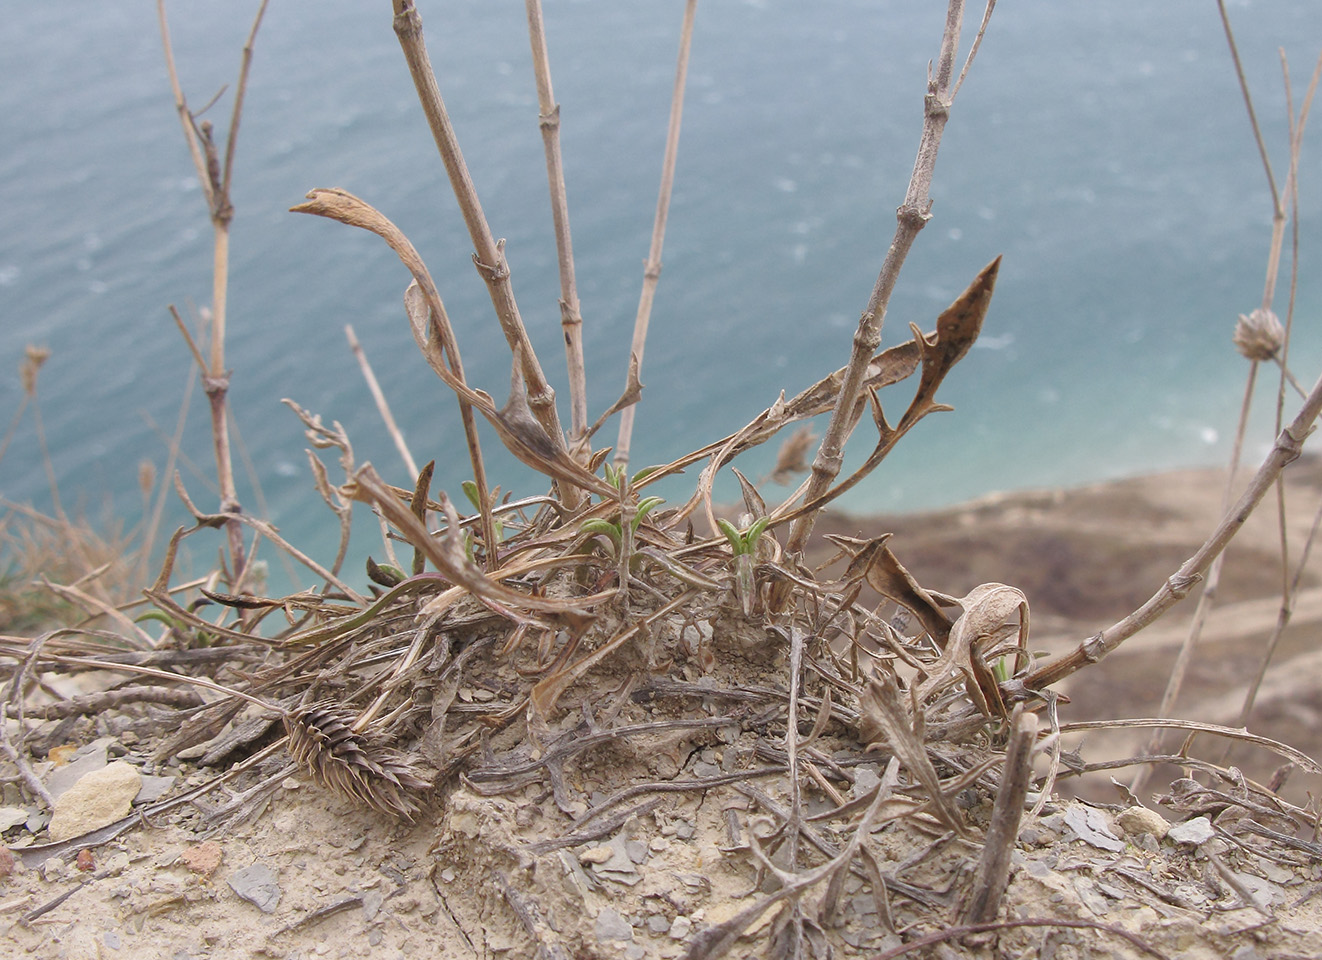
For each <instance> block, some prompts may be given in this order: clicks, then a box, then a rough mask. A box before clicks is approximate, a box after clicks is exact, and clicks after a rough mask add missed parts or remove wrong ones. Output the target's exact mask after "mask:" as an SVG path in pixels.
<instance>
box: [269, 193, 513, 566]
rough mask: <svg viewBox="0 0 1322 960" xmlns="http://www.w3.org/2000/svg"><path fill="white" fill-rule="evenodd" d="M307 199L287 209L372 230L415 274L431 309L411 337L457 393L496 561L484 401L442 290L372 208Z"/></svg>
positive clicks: (323, 196)
mask: <svg viewBox="0 0 1322 960" xmlns="http://www.w3.org/2000/svg"><path fill="white" fill-rule="evenodd" d="M308 197H309V200H310V202H308V203H300V204H298V205H297V206H295V207H291V208H290V209H291V210H292V211H294V212H296V213H311V214H315V215H317V216H322V217H329V218H331V219H333V220H338V221H339V222H340V223H343V224H346V225H347V226H351V227H359V228H361V229H363V230H368V231H370V232H372V233H375V234H376V235H377V236H378V237H380V238H381V239H382V240H384V241H385V242H386V245H387V246H389V247H390V249H391V250H393V251H395V255H396V256H397V257H399V259H400V262H401V263H403V264H404V266H405V268H406V269H407V270H408V271H409V273H410V274H411V275H412V276H413V281H414V283H416V284H417V285H418V289H419V290H421V291H422V294H423V297H424V298H425V299H426V302H427V307H428V309H429V310H430V311H431V315H430V319H431V323H430V330H429V331H428V335H429V340H425V341H424V340H423V339H422V338H421V337H420V336H419V332H418V331H417V330H414V336H415V339H417V341H418V347H419V349H421V350H422V351H423V355H424V356H426V358H427V361H428V364H429V365H430V366H431V368H432V370H433V371H434V372H435V373H436V374H437V375H438V376H439V377H440V378H441V379H442V380H444V381H445V383H446V385H447V386H449V387H450V388H451V389H452V390H454V391H455V392H456V393H457V394H458V395H459V419H460V421H461V422H462V423H463V425H464V439H465V440H466V442H467V444H468V459H469V462H470V464H471V465H472V467H473V481H474V483H476V484H477V488H478V490H479V491H480V492H481V494H482V498H481V499H482V504H481V513H482V536H483V539H484V540H485V541H486V543H487V544H488V546H489V549H488V551H487V553H488V557H489V559H490V560H491V562H493V563H494V562H495V556H496V547H495V545H496V543H497V540H496V534H495V523H494V522H493V521H492V518H491V508H490V506H489V504H488V501H487V491H488V487H487V471H486V465H485V461H484V460H483V459H482V445H481V443H480V441H479V440H478V435H477V418H476V417H475V416H474V415H473V404H474V403H479V404H481V403H482V399H481V398H480V397H478V396H477V395H476V393H475V392H474V391H473V390H471V389H470V388H469V387H468V384H467V382H466V381H465V379H464V362H463V359H462V358H461V357H460V356H459V343H458V341H456V340H455V338H454V331H453V329H452V328H451V326H450V319H449V315H448V314H447V313H446V312H445V304H444V302H442V300H441V294H440V291H439V290H437V289H436V283H435V281H433V280H432V278H431V273H430V272H429V271H428V270H427V265H426V264H425V263H423V262H422V257H420V256H419V255H418V251H417V250H416V249H415V248H414V246H413V244H412V243H410V242H409V238H408V237H406V236H404V234H403V233H402V232H401V231H400V229H399V228H398V227H396V226H395V225H394V224H393V223H391V222H390V220H389V219H387V218H386V217H385V216H383V215H382V214H381V213H380V212H379V211H378V210H376V209H375V208H374V207H372V206H371V205H369V204H367V203H364V202H363V201H362V200H359V199H358V198H357V197H355V196H353V195H352V194H349V193H345V192H343V191H338V190H313V191H311V192H309V193H308ZM432 341H435V346H437V347H439V348H440V349H439V350H438V351H436V353H437V354H442V353H443V354H444V355H443V356H440V355H436V356H433V355H432V354H431V353H429V351H428V349H427V348H428V347H429V346H431V345H432V343H431V342H432ZM486 401H487V405H488V406H492V404H491V403H490V398H489V397H487V398H486ZM417 476H418V475H417V473H414V474H413V477H414V479H416V478H417Z"/></svg>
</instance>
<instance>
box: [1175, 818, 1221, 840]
mask: <svg viewBox="0 0 1322 960" xmlns="http://www.w3.org/2000/svg"><path fill="white" fill-rule="evenodd" d="M1215 834H1216V831H1214V830H1213V829H1212V822H1211V821H1210V820H1208V819H1207V818H1206V817H1194V818H1193V819H1192V820H1186V821H1185V822H1184V823H1177V824H1175V826H1173V827H1171V828H1170V829H1169V830H1168V831H1166V836H1167V837H1168V838H1169V839H1171V840H1174V841H1175V842H1176V843H1188V844H1191V845H1193V846H1195V847H1196V846H1198V845H1199V844H1201V843H1206V842H1207V841H1208V840H1211V839H1212V837H1213V836H1215Z"/></svg>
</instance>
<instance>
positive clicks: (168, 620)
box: [133, 610, 182, 630]
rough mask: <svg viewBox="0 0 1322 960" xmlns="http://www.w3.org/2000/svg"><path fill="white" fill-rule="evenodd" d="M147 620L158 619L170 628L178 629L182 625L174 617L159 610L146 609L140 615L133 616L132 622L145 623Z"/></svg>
mask: <svg viewBox="0 0 1322 960" xmlns="http://www.w3.org/2000/svg"><path fill="white" fill-rule="evenodd" d="M148 620H159V621H160V622H161V623H163V624H165V625H166V626H167V627H169V628H170V629H171V630H178V629H180V628H181V626H182V625H181V624H180V623H179V621H178V620H176V619H175V618H174V617H171V616H169V615H168V614H166V613H163V612H161V611H160V610H148V611H147V612H146V613H144V614H142V616H139V617H134V618H133V622H134V623H146V622H147V621H148Z"/></svg>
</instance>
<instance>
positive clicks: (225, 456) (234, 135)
mask: <svg viewBox="0 0 1322 960" xmlns="http://www.w3.org/2000/svg"><path fill="white" fill-rule="evenodd" d="M266 2H267V0H262V2H261V5H260V6H259V7H258V9H257V15H256V16H255V17H254V18H253V23H252V28H251V29H250V30H249V31H248V39H247V40H246V41H245V43H244V45H243V59H242V61H241V65H240V67H239V82H238V86H237V88H236V90H235V94H234V108H233V112H232V114H231V116H230V129H229V136H228V139H227V142H226V145H225V162H224V164H223V165H222V164H221V162H220V160H219V158H218V157H217V155H216V146H215V143H214V141H213V140H212V138H211V126H210V124H209V123H204V124H203V125H202V126H201V127H200V128H199V127H198V126H197V124H196V122H195V120H194V118H193V114H192V113H191V111H190V110H189V109H188V102H187V100H186V99H185V98H184V92H183V88H182V87H181V86H180V84H179V74H178V71H177V70H176V69H175V63H174V53H173V50H172V47H171V43H170V30H169V26H168V24H167V23H166V19H165V0H157V2H156V14H157V19H158V20H159V21H160V28H161V40H162V42H163V44H164V47H165V64H166V70H167V72H168V73H169V75H170V87H171V89H172V90H173V91H174V100H175V109H176V110H177V111H178V113H179V121H180V123H181V124H182V126H183V130H184V139H185V140H186V141H187V142H188V150H189V153H190V154H191V155H192V157H193V166H194V168H195V169H196V171H197V177H198V181H199V183H200V184H201V185H202V191H203V195H204V196H205V198H206V201H207V208H208V213H209V214H210V217H211V225H212V232H213V235H214V238H213V256H212V302H211V314H212V316H211V352H210V356H209V357H208V362H207V365H206V367H205V369H204V371H203V378H202V384H203V388H204V389H205V391H206V394H207V399H208V400H209V401H210V404H211V436H212V441H213V444H214V446H215V454H216V478H217V482H218V484H219V486H220V508H221V512H222V513H228V514H235V513H240V512H241V511H242V506H241V504H240V503H239V498H238V493H237V488H236V487H235V484H234V464H233V459H232V457H231V455H230V443H229V416H228V405H227V403H226V396H227V394H228V392H229V371H228V370H226V369H225V326H226V324H225V319H226V313H225V310H226V296H227V292H228V289H229V228H230V222H231V221H232V220H233V219H234V205H233V203H231V201H230V184H231V182H232V179H233V173H234V151H235V147H236V145H237V143H238V136H239V121H240V119H241V117H242V115H243V99H244V95H245V93H246V92H247V89H248V69H249V67H250V66H251V64H252V50H253V43H254V42H255V40H256V38H257V30H258V28H259V27H260V26H261V23H262V17H263V16H264V15H265V13H266ZM226 537H227V540H228V544H229V555H230V567H231V571H230V573H231V576H232V577H233V578H234V580H235V581H238V580H240V579H241V578H242V576H243V573H244V570H245V568H246V566H247V562H246V560H245V556H244V549H243V531H242V529H241V528H240V526H239V524H238V523H237V522H235V521H233V520H231V521H230V522H228V523H227V524H226Z"/></svg>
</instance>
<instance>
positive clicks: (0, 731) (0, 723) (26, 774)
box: [0, 704, 55, 810]
mask: <svg viewBox="0 0 1322 960" xmlns="http://www.w3.org/2000/svg"><path fill="white" fill-rule="evenodd" d="M8 721H9V707H8V704H3V705H0V753H3V754H4V755H5V756H6V757H7V758H8V759H9V762H10V763H12V764H13V765H14V766H15V767H17V768H18V772H19V774H20V775H21V776H22V777H23V782H24V783H25V784H27V787H28V789H29V790H31V791H32V795H33V796H34V797H36V798H37V799H38V800H40V801H41V805H42V806H43V807H45V808H46V809H47V810H54V809H55V798H54V797H52V796H51V795H50V791H49V790H47V789H46V785H45V784H44V783H42V782H41V778H40V777H38V776H37V774H36V772H35V771H34V770H33V769H32V768H31V767H30V766H28V763H27V761H26V760H25V759H24V758H23V756H22V755H21V754H20V753H19V752H18V750H17V749H15V747H14V745H13V744H12V743H10V741H9V729H8V727H9V723H8Z"/></svg>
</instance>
